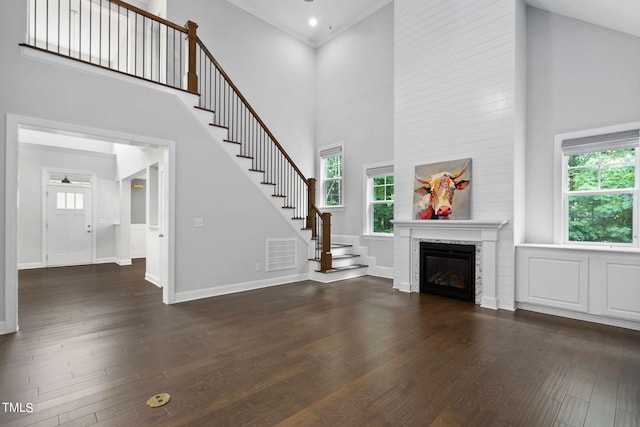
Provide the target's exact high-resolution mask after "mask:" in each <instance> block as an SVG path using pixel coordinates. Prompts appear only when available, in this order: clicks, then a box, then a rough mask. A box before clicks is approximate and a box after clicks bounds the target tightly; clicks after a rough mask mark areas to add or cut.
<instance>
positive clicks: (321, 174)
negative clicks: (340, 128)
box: [316, 141, 346, 210]
mask: <svg viewBox="0 0 640 427" xmlns="http://www.w3.org/2000/svg"><path fill="white" fill-rule="evenodd" d="M336 147H340V155H341V156H342V168H341V169H342V174H341V176H340V201H341V202H342V203H340V204H339V205H334V206H327V205H325V203H324V202H325V199H326V197H325V194H324V182H325V180H326V176H325V170H324V166H323V165H324V161H325V160H326V158H324V157H322V156H321V155H320V153H321V152H323V151H325V150H329V149H332V148H336ZM317 154H318V172H319V173H318V176H319V177H320V179H319V181H318V182H319V184H320V191H318V189H316V194H320V203H319V204H318V207H320V208H321V209H322V210H328V209H336V210H343V209H344V206H345V205H344V192H345V188H344V184H345V182H346V180H345V172H346V171H345V167H344V165H345V156H344V141H340V142H336V143H334V144H329V145H325V146H322V147H319V148H318V153H317ZM332 180H333V181H338V180H337V179H332Z"/></svg>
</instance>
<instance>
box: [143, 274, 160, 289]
mask: <svg viewBox="0 0 640 427" xmlns="http://www.w3.org/2000/svg"><path fill="white" fill-rule="evenodd" d="M144 280H146V281H147V282H149V283H151V284H153V285H156V286H157V287H159V288H162V283H160V278H159V277H157V276H154V275H153V274H149V273H144Z"/></svg>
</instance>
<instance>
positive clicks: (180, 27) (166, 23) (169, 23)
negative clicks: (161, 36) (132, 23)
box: [111, 0, 187, 34]
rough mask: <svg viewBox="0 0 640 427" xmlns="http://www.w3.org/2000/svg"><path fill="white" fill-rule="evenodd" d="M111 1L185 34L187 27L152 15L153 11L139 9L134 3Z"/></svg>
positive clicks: (120, 0) (118, 0) (119, 0)
mask: <svg viewBox="0 0 640 427" xmlns="http://www.w3.org/2000/svg"><path fill="white" fill-rule="evenodd" d="M111 3H113V4H115V5H118V6H121V7H124V8H125V9H129V10H130V11H132V12H135V13H137V14H139V15H142V16H144V17H145V18H149V19H152V20H154V21H157V22H160V23H161V24H164V25H166V26H167V27H170V28H173V29H174V30H177V31H181V32H183V33H185V34H186V33H187V29H186V28H185V27H183V26H180V25H178V24H174V23H173V22H171V21H167V20H166V19H164V18H161V17H159V16H157V15H154V14H153V13H149V12H147V11H146V10H143V9H140V8H138V7H135V6H134V5H132V4H129V3H127V2H124V1H122V0H111Z"/></svg>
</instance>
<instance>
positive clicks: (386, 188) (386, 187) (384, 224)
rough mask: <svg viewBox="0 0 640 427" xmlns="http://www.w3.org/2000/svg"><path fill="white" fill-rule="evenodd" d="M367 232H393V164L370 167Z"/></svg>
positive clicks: (366, 171) (367, 177)
mask: <svg viewBox="0 0 640 427" xmlns="http://www.w3.org/2000/svg"><path fill="white" fill-rule="evenodd" d="M365 175H366V207H365V210H366V219H365V234H369V235H372V234H393V223H392V222H391V221H392V220H393V200H394V177H393V165H383V166H374V167H368V168H366V170H365Z"/></svg>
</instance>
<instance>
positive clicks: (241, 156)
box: [236, 154, 253, 160]
mask: <svg viewBox="0 0 640 427" xmlns="http://www.w3.org/2000/svg"><path fill="white" fill-rule="evenodd" d="M236 157H240V158H241V159H251V160H253V157H251V156H245V155H244V154H236Z"/></svg>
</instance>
